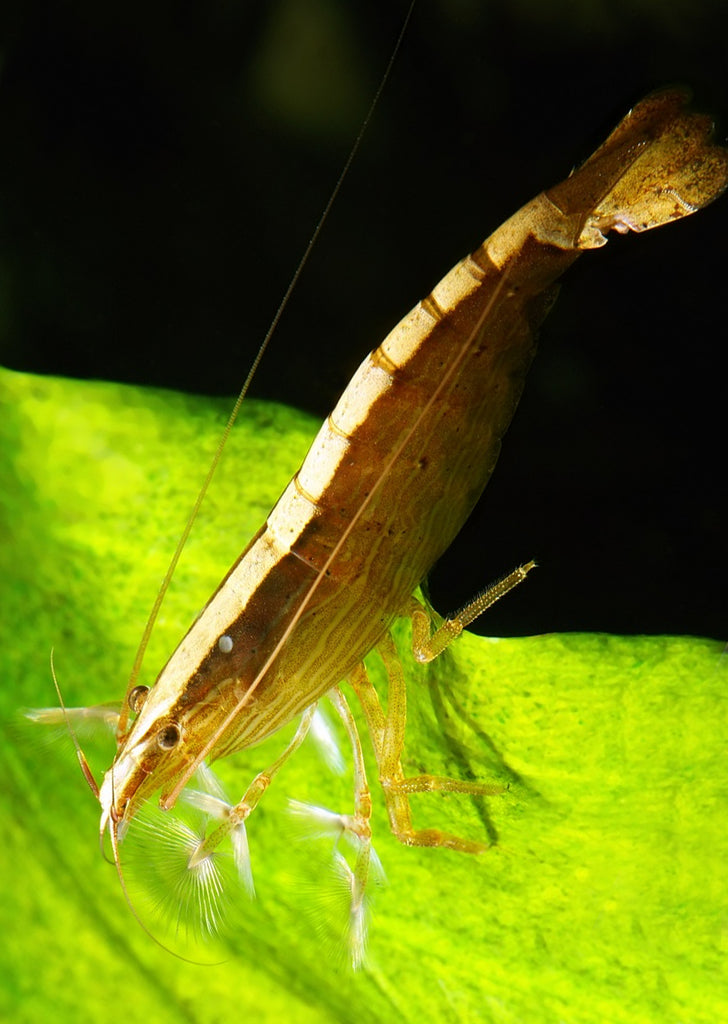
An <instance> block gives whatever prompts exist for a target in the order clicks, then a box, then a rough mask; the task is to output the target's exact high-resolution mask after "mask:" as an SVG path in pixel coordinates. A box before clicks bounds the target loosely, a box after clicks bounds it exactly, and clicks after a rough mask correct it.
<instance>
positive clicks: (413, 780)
mask: <svg viewBox="0 0 728 1024" xmlns="http://www.w3.org/2000/svg"><path fill="white" fill-rule="evenodd" d="M423 614H424V612H423ZM377 650H378V651H379V654H380V657H381V658H382V661H383V663H384V666H385V669H386V671H387V675H388V677H389V694H388V700H387V712H386V714H385V712H384V710H383V708H382V705H381V703H380V701H379V697H378V695H377V692H376V690H375V689H374V686H373V685H372V683H371V681H370V679H369V677H368V675H367V673H366V670H365V669H364V666H363V665H362V666H360V667H359V668H358V669H357V670H356V671H355V672H353V673H352V674H351V676H350V679H349V682H350V683H351V686H352V688H353V689H354V692H355V693H356V695H357V697H358V698H359V701H360V703H361V706H362V708H363V710H364V714H365V716H366V719H367V724H368V726H369V732H370V735H371V737H372V742H373V745H374V754H375V757H376V759H377V765H378V768H379V780H380V782H381V785H382V790H383V792H384V798H385V802H386V805H387V812H388V814H389V822H390V827H391V829H392V832H393V833H394V835H395V836H396V837H397V839H399V841H400V842H402V843H405V844H406V845H407V846H445V847H448V848H449V849H451V850H460V851H461V852H463V853H484V852H485V851H486V850H487V849H488V845H487V844H485V843H477V842H473V841H472V840H470V839H463V838H461V837H460V836H456V835H453V834H452V833H450V832H443V831H442V830H441V829H434V828H429V829H415V828H414V826H413V824H412V812H411V808H410V802H409V798H410V795H411V794H412V793H431V792H447V793H470V794H472V795H481V796H482V795H493V794H496V793H502V792H503V787H502V786H488V785H484V784H482V783H480V782H468V781H465V780H461V779H451V778H447V777H443V776H440V775H415V776H410V777H405V774H404V771H403V769H402V761H401V757H402V750H403V747H404V732H405V723H406V719H407V693H406V688H405V680H404V674H403V672H402V666H401V664H400V662H399V657H398V654H397V650H396V648H395V646H394V642H393V641H392V639H391V637H389V636H387V637H385V639H384V640H383V641H381V642H380V643H379V645H378V647H377Z"/></svg>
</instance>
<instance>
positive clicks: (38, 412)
mask: <svg viewBox="0 0 728 1024" xmlns="http://www.w3.org/2000/svg"><path fill="white" fill-rule="evenodd" d="M0 404H1V406H2V419H1V421H0V430H1V431H2V436H1V438H0V587H1V588H2V596H1V597H0V604H1V607H2V617H1V619H0V629H1V630H2V635H1V636H0V658H1V659H2V665H1V667H0V671H1V673H2V680H3V685H2V688H0V700H2V720H3V737H2V746H1V747H0V749H1V750H2V778H3V786H2V787H1V789H0V800H1V801H2V820H3V822H4V825H5V835H4V841H3V843H2V845H1V846H0V877H1V878H2V879H3V883H4V884H3V893H2V900H1V901H0V907H1V908H2V909H1V910H0V915H2V927H3V932H4V934H5V935H6V936H12V941H8V942H5V943H4V945H3V953H2V954H1V956H2V966H1V967H0V972H1V974H0V978H1V981H0V1012H1V1013H2V1014H3V1016H4V1018H7V1019H8V1020H23V1021H28V1022H36V1021H38V1022H40V1021H43V1020H46V1019H47V1017H48V1015H49V1014H50V1013H52V1014H53V1015H54V1017H55V1019H58V1020H60V1021H62V1020H65V1019H69V1020H70V1019H74V1020H79V1019H81V1020H95V1019H101V1018H102V1017H103V1016H106V1015H107V1013H108V1005H109V1003H110V1002H113V1003H114V1004H115V1005H117V1006H123V1011H124V1017H125V1019H126V1020H127V1021H130V1022H136V1021H139V1022H142V1021H148V1020H150V1019H153V1018H157V1019H175V1020H177V1019H179V1020H187V1021H199V1022H208V1021H209V1022H212V1021H217V1020H220V1019H225V1018H227V1017H229V1016H231V1015H233V1014H234V1015H235V1017H236V1018H238V1017H240V1018H241V1019H242V1018H243V1017H248V1018H250V1019H254V1020H256V1021H265V1020H268V1019H270V1020H274V1019H275V1020H280V1019H281V1018H288V1019H295V1020H297V1021H311V1022H314V1021H316V1022H318V1021H332V1022H333V1021H337V1022H340V1021H352V1022H353V1021H357V1022H361V1021H389V1020H392V1021H393V1020H398V1021H410V1020H411V1021H414V1020H462V1021H485V1022H491V1021H492V1022H498V1024H500V1022H516V1021H529V1024H539V1022H556V1021H568V1022H569V1024H582V1022H583V1024H589V1022H594V1024H597V1022H598V1024H603V1022H604V1021H610V1022H611V1024H621V1022H625V1024H627V1022H629V1024H634V1022H640V1021H648V1022H653V1021H654V1022H658V1021H659V1022H666V1021H668V1022H669V1021H675V1022H678V1021H681V1022H690V1024H700V1022H706V1024H708V1022H710V1024H714V1022H715V1021H717V1020H722V1019H726V1018H728V997H727V996H726V992H727V991H728V986H727V985H726V972H725V967H724V958H725V954H726V938H725V936H726V922H728V886H727V885H726V879H725V864H726V862H727V861H728V840H727V839H726V829H725V821H726V817H727V812H728V770H727V769H726V766H725V761H726V759H725V738H724V736H725V725H724V722H725V693H726V684H727V683H728V676H727V673H728V663H727V660H726V659H725V658H723V657H722V647H721V645H720V644H717V643H716V642H714V641H708V640H700V639H694V638H666V637H625V638H621V637H611V636H603V635H561V636H542V637H529V638H525V639H519V640H488V639H478V638H475V637H471V636H466V637H463V638H462V639H461V640H460V641H459V642H458V643H457V645H456V646H455V648H454V649H453V651H452V652H448V654H447V655H446V656H445V657H443V658H442V659H440V660H439V661H438V662H435V663H434V664H433V665H432V666H430V667H429V668H422V667H417V666H415V665H414V664H413V661H412V659H411V657H409V656H408V654H407V652H406V643H407V639H406V636H405V635H404V632H403V635H402V638H401V643H402V649H403V659H404V661H405V664H406V666H407V673H408V680H409V692H410V701H411V704H410V716H409V721H408V735H407V755H408V759H409V765H410V767H412V769H413V770H415V771H421V770H430V771H434V772H445V773H448V774H452V775H455V776H456V777H469V776H470V775H471V774H472V775H475V776H476V777H478V778H481V777H482V778H484V779H486V780H487V779H495V780H500V781H501V782H503V783H507V784H508V786H509V788H508V789H507V791H506V792H504V793H503V794H502V795H501V796H495V797H492V798H490V799H488V801H487V802H485V803H484V802H479V801H473V800H470V799H467V798H463V797H459V796H454V795H452V796H442V795H435V794H432V795H429V796H424V795H423V796H421V797H419V798H418V799H417V803H416V811H415V813H416V820H417V822H418V823H422V824H423V825H425V824H432V825H443V827H446V828H449V829H451V830H455V831H458V832H461V833H463V834H465V835H470V836H473V837H474V838H478V837H480V836H482V835H483V834H484V833H489V834H490V835H491V837H492V839H493V841H494V845H493V848H492V850H491V851H490V852H489V853H488V854H487V855H485V856H483V857H480V858H469V857H467V856H464V855H460V854H456V853H453V852H449V851H440V850H418V849H408V848H404V847H402V846H400V845H399V844H398V843H397V842H396V841H395V840H394V839H393V837H392V836H391V835H390V834H389V831H388V827H387V823H386V815H385V814H384V811H383V806H382V800H381V796H380V794H379V793H378V790H377V786H376V783H375V781H374V779H372V782H373V785H372V790H373V796H374V802H375V816H374V827H375V846H376V849H377V851H378V853H379V855H380V857H381V859H382V862H383V865H384V868H385V871H386V873H387V878H388V883H387V885H386V886H385V887H384V888H383V889H382V890H381V891H380V892H379V893H378V894H377V899H376V904H375V908H374V916H373V921H372V927H371V942H370V964H369V966H368V967H367V968H366V969H365V970H364V971H362V972H361V973H360V974H358V975H356V976H352V975H350V974H348V973H346V972H341V971H336V970H335V969H334V968H333V967H332V965H331V963H330V962H329V961H327V959H326V956H325V952H324V951H325V947H322V945H321V943H320V940H319V935H318V933H317V930H316V927H315V925H314V923H312V919H311V916H310V914H309V913H308V910H309V909H310V908H309V907H308V906H307V903H310V901H311V896H310V892H311V891H312V890H313V891H314V892H315V890H316V888H317V886H318V885H319V884H320V881H321V880H320V878H319V876H318V875H317V874H316V873H315V871H314V867H313V866H314V865H315V864H317V863H318V861H317V860H316V859H315V858H309V856H308V853H307V848H306V846H305V844H298V843H293V842H291V840H290V838H289V836H288V833H287V831H286V825H285V822H286V816H285V806H286V802H287V799H288V798H296V799H301V800H310V801H313V802H316V803H321V804H325V805H330V806H332V807H334V808H335V809H336V810H348V809H349V808H348V804H347V802H346V801H347V800H349V799H350V797H349V795H348V780H345V781H344V783H342V782H341V781H340V780H338V779H337V778H335V777H333V776H332V775H331V774H330V772H329V770H328V769H327V768H326V767H324V766H323V764H322V762H321V761H320V760H319V759H318V758H317V756H316V754H315V752H313V751H312V750H310V749H308V748H307V747H304V748H303V749H302V750H301V751H300V752H299V754H298V755H297V756H296V758H295V759H293V760H292V761H291V762H290V763H289V765H287V766H286V768H285V769H284V771H283V772H282V774H281V775H280V776H279V778H278V779H277V780H276V783H275V786H273V787H272V788H271V790H270V792H269V793H268V794H266V797H265V800H264V802H263V803H262V804H261V806H260V807H259V808H258V809H257V810H256V812H255V814H254V815H253V817H252V818H251V821H250V829H249V837H250V844H251V853H252V857H253V865H254V870H255V876H256V884H257V890H258V899H257V900H256V901H254V902H252V903H250V904H246V905H245V906H244V907H242V908H241V909H240V912H239V913H238V914H237V918H238V920H237V921H236V926H235V929H234V930H233V931H232V932H231V933H230V935H228V936H226V937H225V938H224V939H223V940H222V942H221V943H220V944H216V945H215V946H214V947H213V948H212V949H211V955H210V956H208V957H207V959H213V960H214V959H220V958H222V959H225V961H226V962H225V963H223V964H222V965H220V966H217V967H210V968H206V969H204V970H203V969H201V968H197V967H194V966H191V965H189V964H186V963H181V962H180V961H178V960H176V959H174V958H173V957H171V956H169V955H168V954H166V953H164V952H163V951H162V950H160V949H159V948H158V947H157V946H155V945H154V944H153V943H152V942H151V940H150V939H149V938H148V937H147V936H146V935H144V933H143V932H142V931H141V930H140V929H139V927H138V926H137V924H136V923H135V922H134V920H133V919H132V917H131V915H130V914H129V911H128V908H127V907H126V905H125V903H124V900H123V898H122V896H121V894H120V893H119V889H118V884H117V879H116V876H115V873H114V871H113V869H112V868H110V867H109V865H107V864H106V863H104V861H103V860H102V859H101V858H100V856H99V853H98V844H97V841H96V830H97V808H96V807H95V805H94V801H93V799H92V797H91V795H90V793H89V792H88V790H87V788H86V787H85V785H84V783H83V781H82V778H81V775H80V772H79V771H78V767H77V764H76V762H75V759H74V758H73V755H72V752H71V751H70V750H69V748H68V745H67V744H65V743H59V744H47V743H45V741H44V738H43V737H41V736H40V735H38V734H37V732H34V731H33V730H32V729H31V728H30V727H28V728H21V727H19V726H18V725H17V724H16V722H15V721H14V717H13V716H14V714H15V711H16V709H17V708H19V707H21V706H42V705H49V704H52V703H54V695H53V689H52V684H51V680H50V673H49V667H48V666H49V652H50V648H51V647H52V646H53V647H54V648H55V663H56V670H57V672H58V676H59V680H60V683H61V686H62V687H63V690H64V694H65V696H66V699H67V701H68V703H69V704H71V705H77V704H86V703H92V702H98V701H104V700H114V699H119V698H120V696H121V694H122V693H123V690H124V686H125V682H126V675H127V673H128V670H129V666H130V665H131V662H132V659H133V654H134V648H135V644H136V642H137V641H138V637H139V635H140V633H141V629H142V628H143V624H144V620H145V617H146V614H147V612H148V609H149V607H150V606H151V602H152V600H153V597H154V593H155V590H156V587H157V585H158V583H159V580H160V579H161V576H162V575H163V573H164V569H165V567H166V561H167V559H168V558H169V554H170V552H171V550H172V548H173V546H174V542H175V540H176V537H177V535H178V534H179V532H180V530H181V527H182V524H183V522H184V519H185V517H186V514H187V511H188V509H189V507H190V506H191V503H192V501H193V499H194V494H195V491H196V488H197V486H198V484H199V481H200V480H201V478H202V476H203V474H204V471H205V466H206V459H207V454H208V453H209V452H210V451H211V450H212V448H213V446H214V444H215V441H216V439H217V435H218V432H219V429H220V424H221V422H222V419H223V418H224V412H223V409H222V408H221V406H220V403H217V402H211V401H205V400H193V399H190V398H188V397H183V396H179V395H174V394H168V393H162V392H148V391H143V390H141V389H134V388H128V387H121V386H117V385H109V384H98V383H75V382H70V381H62V380H54V379H41V378H32V377H27V376H24V375H20V374H13V373H7V372H3V373H2V376H1V377H0ZM314 429H315V424H313V423H312V422H311V421H310V420H308V419H307V418H305V417H302V416H300V415H297V414H295V413H292V412H291V411H289V410H286V409H282V408H280V407H276V406H268V405H263V404H260V403H258V404H256V403H250V405H249V407H248V409H247V411H246V415H245V416H244V417H243V419H242V421H241V423H240V424H239V426H238V427H237V428H236V431H235V432H234V435H233V443H232V447H231V450H230V451H229V453H228V454H227V455H226V457H225V461H224V464H223V466H222V468H221V472H220V477H219V479H218V480H217V481H216V484H215V486H214V488H213V492H212V495H211V500H210V503H209V505H208V506H207V508H206V511H205V512H204V513H203V516H202V518H201V521H200V524H199V527H198V529H197V530H196V531H195V533H194V535H193V540H192V542H191V546H190V549H189V551H188V552H187V553H186V554H185V556H184V557H183V561H182V563H181V566H180V572H179V575H178V577H177V580H176V582H175V585H174V587H173V589H172V591H171V592H170V595H169V600H168V602H167V603H166V604H165V607H164V611H163V614H162V618H161V620H160V624H159V628H158V630H157V631H156V632H155V637H154V640H153V643H152V645H151V648H150V651H149V655H148V665H147V670H148V672H149V673H152V672H153V671H155V670H156V669H157V668H158V667H159V665H160V664H161V662H162V661H163V659H164V657H165V656H166V654H168V653H169V651H170V649H171V647H172V646H173V644H174V643H175V641H176V640H177V639H178V638H179V636H181V634H182V632H183V630H184V629H185V628H186V626H187V625H188V623H189V621H190V620H191V619H192V617H193V616H194V615H195V614H196V611H197V609H198V608H199V607H200V605H201V604H202V603H203V602H204V600H205V598H206V596H207V594H208V593H209V591H210V590H211V589H212V587H213V586H214V585H215V584H216V582H217V581H218V579H219V577H220V576H221V575H222V574H223V572H224V571H225V570H226V569H227V566H228V564H229V562H231V561H232V559H233V558H234V557H235V556H236V555H237V554H238V552H239V550H240V549H241V548H242V546H243V545H244V543H245V542H246V541H247V539H248V538H249V536H250V535H251V534H252V533H253V532H254V530H255V529H257V527H258V526H259V525H260V523H261V522H262V520H263V518H264V516H265V514H266V512H267V510H268V508H269V507H270V505H271V504H272V502H273V501H274V500H275V498H276V497H277V494H278V493H279V491H280V490H281V489H282V487H283V485H284V484H285V482H286V481H287V478H288V477H289V476H290V474H291V473H292V471H293V470H294V469H295V468H296V466H297V464H298V462H299V461H300V458H301V457H302V455H303V454H304V451H305V449H306V446H307V443H308V440H310V438H311V437H312V436H313V432H314ZM365 746H366V739H365ZM90 753H91V754H92V755H93V756H95V757H96V760H95V762H94V768H95V770H96V771H97V772H98V771H100V770H102V769H103V768H104V767H105V764H104V763H103V759H104V757H108V758H110V756H111V750H110V747H109V749H107V750H106V751H104V750H103V749H101V750H99V751H98V753H97V752H96V751H93V750H92V751H90ZM368 754H369V751H368V749H367V756H368ZM265 756H266V755H265V752H263V753H261V752H259V751H258V750H252V751H248V752H246V753H245V754H244V755H241V756H240V757H236V758H235V759H232V760H231V761H230V762H229V763H228V764H226V766H225V779H226V784H227V785H228V786H229V787H230V788H231V790H233V791H238V792H241V791H242V789H243V787H244V786H245V785H247V783H248V781H249V780H250V777H251V775H252V774H253V773H254V772H255V771H257V770H258V769H260V768H261V767H262V763H261V760H260V759H261V758H262V757H265ZM370 763H371V760H370ZM218 953H220V954H221V956H218Z"/></svg>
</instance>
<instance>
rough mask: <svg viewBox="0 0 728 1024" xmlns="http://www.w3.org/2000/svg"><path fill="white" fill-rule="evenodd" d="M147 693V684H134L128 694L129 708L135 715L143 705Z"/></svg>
mask: <svg viewBox="0 0 728 1024" xmlns="http://www.w3.org/2000/svg"><path fill="white" fill-rule="evenodd" d="M148 693H149V687H148V686H135V687H134V689H133V690H132V691H131V693H130V694H129V701H128V703H129V710H130V711H132V712H133V713H134V714H135V715H138V714H139V712H140V711H141V709H142V708H143V707H144V701H145V700H146V699H147V694H148Z"/></svg>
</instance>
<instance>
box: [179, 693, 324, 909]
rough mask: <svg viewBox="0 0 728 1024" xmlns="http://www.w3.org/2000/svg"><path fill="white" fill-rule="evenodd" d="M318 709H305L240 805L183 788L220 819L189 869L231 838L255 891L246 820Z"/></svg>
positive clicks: (239, 863)
mask: <svg viewBox="0 0 728 1024" xmlns="http://www.w3.org/2000/svg"><path fill="white" fill-rule="evenodd" d="M316 708H317V704H312V705H311V706H310V707H309V708H307V709H306V712H305V714H304V715H303V716H302V718H301V721H300V723H299V726H298V728H297V729H296V732H295V734H294V736H293V739H292V740H291V742H290V743H289V744H288V746H287V747H286V748H285V750H284V751H283V752H282V753H281V754H280V755H279V756H278V757H277V758H276V760H275V761H274V762H273V763H272V764H271V765H270V766H269V767H268V768H267V769H266V770H265V771H263V772H259V773H258V774H257V775H256V776H255V778H254V779H253V781H252V782H251V783H250V785H249V786H248V788H247V790H246V791H245V795H244V796H243V798H242V800H240V801H239V802H238V803H237V804H234V805H231V804H229V803H226V802H225V801H224V800H221V799H220V798H219V797H217V796H212V795H210V794H208V793H203V792H199V791H197V790H186V791H184V799H185V802H186V803H189V804H192V806H194V807H198V808H199V809H200V810H202V811H204V812H205V813H206V814H208V815H209V816H210V817H211V818H217V819H219V820H220V824H219V825H218V826H217V828H214V829H213V831H212V832H210V833H209V834H208V835H206V836H205V837H204V839H202V840H201V841H200V843H199V845H198V846H197V848H196V849H195V850H194V852H193V853H192V855H191V856H190V860H189V863H188V867H189V869H190V870H194V869H195V868H196V867H198V866H199V865H201V864H203V863H204V861H205V860H206V859H207V858H208V857H210V856H211V855H212V854H213V853H214V852H215V850H216V849H217V848H218V847H219V845H220V843H222V842H223V841H224V840H225V839H227V838H228V837H229V838H230V839H231V841H232V844H233V850H234V854H235V862H236V865H237V867H238V871H239V873H240V875H241V877H242V878H243V881H244V882H245V883H246V888H248V889H249V890H250V891H251V892H252V889H253V885H252V875H251V872H250V859H249V855H248V841H247V835H246V832H245V821H246V819H247V818H248V817H250V815H251V813H252V812H253V810H254V809H255V807H256V806H257V804H258V802H259V800H260V798H261V797H262V796H263V794H264V793H265V791H266V790H267V789H268V786H270V784H271V782H272V781H273V779H274V778H275V776H276V775H277V774H278V772H279V771H280V769H281V768H282V767H283V765H284V764H285V763H286V761H287V760H288V759H289V757H291V755H292V754H294V753H295V752H296V751H297V750H298V748H299V747H300V746H301V744H302V743H303V741H304V740H305V738H306V736H307V735H308V732H309V729H310V728H311V722H312V720H313V717H314V714H315V712H316Z"/></svg>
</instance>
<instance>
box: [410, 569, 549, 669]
mask: <svg viewBox="0 0 728 1024" xmlns="http://www.w3.org/2000/svg"><path fill="white" fill-rule="evenodd" d="M535 567H536V563H535V562H533V561H531V562H527V563H526V565H519V566H518V568H517V569H514V570H513V572H512V573H509V574H508V576H504V577H503V579H502V580H498V581H497V582H496V583H493V584H492V585H491V586H489V587H488V588H487V589H486V590H484V591H483V592H482V593H481V594H478V596H477V597H475V598H473V600H472V601H470V603H469V604H466V605H465V607H464V608H462V609H461V610H460V611H459V612H458V613H457V614H456V615H453V616H452V617H451V618H449V619H445V621H444V622H443V623H442V625H441V626H440V627H439V628H438V629H436V630H435V632H434V633H433V634H432V636H430V616H429V615H428V614H427V612H426V611H424V609H423V608H422V606H421V605H420V604H419V602H418V601H416V600H415V599H414V598H413V599H412V602H411V604H410V611H409V615H410V619H411V620H412V652H413V654H414V656H415V658H416V659H417V661H419V662H428V661H433V660H434V659H435V658H436V657H437V656H438V654H442V652H443V651H444V650H445V648H446V647H448V646H449V645H450V644H451V643H452V642H453V640H456V639H457V637H459V636H460V634H461V633H462V631H463V630H464V629H467V627H468V626H469V625H470V623H471V622H473V621H474V620H475V619H477V618H478V617H479V616H480V615H482V614H483V612H485V611H487V610H488V609H489V608H490V607H491V606H492V605H494V604H495V602H496V601H499V600H500V599H501V598H502V597H504V596H505V594H507V593H508V591H509V590H513V588H514V587H517V586H518V584H519V583H522V582H523V581H524V580H525V578H526V576H527V575H528V573H529V572H530V571H531V569H534V568H535Z"/></svg>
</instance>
